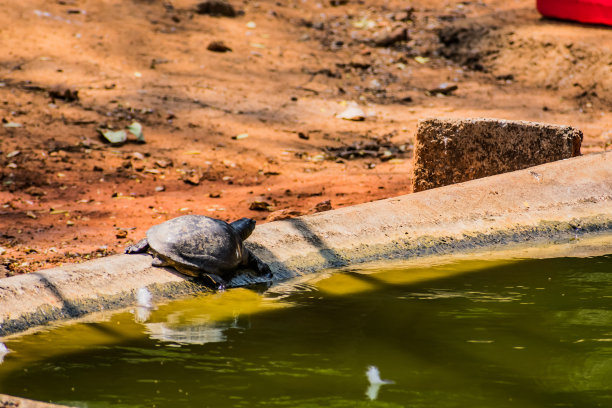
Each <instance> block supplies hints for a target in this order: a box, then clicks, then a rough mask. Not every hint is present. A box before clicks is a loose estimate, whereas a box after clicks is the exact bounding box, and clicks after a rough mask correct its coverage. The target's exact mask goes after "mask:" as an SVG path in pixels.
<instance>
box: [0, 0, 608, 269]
mask: <svg viewBox="0 0 612 408" xmlns="http://www.w3.org/2000/svg"><path fill="white" fill-rule="evenodd" d="M197 3H198V2H197V1H187V0H172V1H162V0H105V1H100V0H57V1H45V0H22V1H19V2H15V1H13V0H0V6H1V7H2V10H3V12H2V13H1V14H0V55H2V57H0V118H1V119H2V122H3V123H2V124H1V126H0V277H2V276H10V275H13V274H16V273H23V272H29V271H33V270H37V269H41V268H47V267H52V266H56V265H60V264H62V263H66V262H79V261H82V260H86V259H90V258H92V257H98V256H103V255H105V254H110V253H117V252H121V251H122V250H123V248H124V247H125V246H126V245H127V244H128V243H130V242H132V241H135V240H138V239H140V238H142V237H144V234H145V231H146V230H147V229H148V228H149V227H150V226H151V225H153V224H156V223H159V222H162V221H164V220H167V219H169V218H172V217H175V216H178V215H182V214H190V213H197V214H205V215H210V216H214V217H218V218H222V219H225V220H234V219H236V218H239V217H245V216H246V217H252V218H255V219H256V220H257V221H258V222H260V223H261V222H265V221H266V220H269V219H273V218H276V217H279V216H283V215H284V216H286V215H287V213H291V214H293V215H295V214H305V213H312V212H315V211H319V210H324V209H328V208H329V205H328V204H325V203H324V204H320V203H323V202H325V201H327V200H329V201H330V204H331V207H332V208H337V207H342V206H347V205H352V204H357V203H362V202H367V201H372V200H377V199H381V198H385V197H391V196H396V195H401V194H405V193H409V192H410V187H409V186H410V175H411V169H412V164H411V160H412V144H413V137H414V132H415V129H416V125H417V121H418V120H419V119H421V118H426V117H432V116H438V117H440V116H441V117H497V118H504V119H518V120H532V121H541V122H549V123H557V124H565V125H571V126H575V127H577V128H579V129H581V130H582V131H583V132H584V136H585V138H584V142H583V146H582V152H583V153H590V152H596V151H602V150H604V149H606V148H607V147H608V146H609V145H610V144H612V116H611V115H610V107H611V106H612V53H611V49H612V32H611V31H610V29H609V28H606V27H598V26H587V25H580V24H574V23H568V22H561V21H552V20H545V19H542V18H541V17H540V16H539V15H538V13H537V11H536V10H535V2H534V1H527V0H511V1H507V0H505V1H499V0H491V1H487V2H479V1H451V0H448V1H441V0H427V1H425V0H416V1H411V2H405V1H396V0H388V1H383V0H373V1H368V2H365V1H356V0H348V1H347V0H332V1H330V0H323V1H316V0H315V1H313V0H299V1H298V0H291V1H271V0H262V1H259V2H248V1H243V2H238V1H234V0H232V1H231V3H232V4H233V5H234V6H235V8H236V9H237V10H240V11H242V12H243V13H240V14H239V15H238V16H236V17H213V16H209V15H202V14H198V13H197V12H196V4H197ZM404 30H405V31H404ZM212 41H223V42H224V44H225V45H227V46H228V47H229V48H231V49H232V51H231V52H225V53H219V52H212V51H209V50H207V46H208V45H209V43H210V42H212ZM444 83H447V84H453V85H457V87H458V89H457V90H456V91H454V92H452V93H450V94H449V95H444V94H439V93H437V92H435V89H436V88H439V87H440V85H441V84H444ZM432 90H434V91H432ZM352 102H355V103H357V104H359V105H360V107H361V108H362V109H363V111H364V112H365V116H366V117H365V120H364V121H360V122H353V121H346V120H342V119H339V118H337V117H336V115H337V114H338V113H340V112H342V111H343V110H344V109H345V108H346V106H348V105H350V104H351V103H352ZM134 121H137V122H139V123H140V124H141V125H142V127H143V132H144V138H145V143H137V141H136V140H135V137H133V136H131V135H130V137H129V139H128V142H127V143H125V144H123V145H120V146H112V145H110V144H109V143H107V142H106V141H105V140H104V139H103V138H102V137H101V136H100V135H99V133H98V132H97V129H114V130H119V129H124V128H125V127H126V126H128V125H130V124H131V123H132V122H134ZM243 134H248V137H244V135H243ZM238 135H242V136H240V137H238V138H236V136H238ZM518 147H519V148H520V146H518ZM364 150H365V153H363V151H364ZM360 152H362V153H360ZM360 155H365V157H360ZM253 202H255V204H253ZM318 204H320V205H319V206H318V207H317V205H318ZM255 207H258V208H259V210H253V209H251V208H255ZM279 210H285V211H284V212H281V213H278V212H274V211H279ZM373 216H375V215H373Z"/></svg>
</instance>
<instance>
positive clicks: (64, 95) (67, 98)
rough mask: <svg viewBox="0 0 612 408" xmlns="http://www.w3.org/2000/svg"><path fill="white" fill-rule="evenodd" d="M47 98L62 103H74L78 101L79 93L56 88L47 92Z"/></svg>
mask: <svg viewBox="0 0 612 408" xmlns="http://www.w3.org/2000/svg"><path fill="white" fill-rule="evenodd" d="M49 97H50V98H51V99H53V100H56V99H60V100H62V101H64V102H75V101H78V100H79V91H77V90H75V89H70V88H61V87H57V88H53V89H50V90H49Z"/></svg>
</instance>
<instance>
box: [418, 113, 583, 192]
mask: <svg viewBox="0 0 612 408" xmlns="http://www.w3.org/2000/svg"><path fill="white" fill-rule="evenodd" d="M581 143H582V132H581V131H579V130H577V129H574V128H571V127H569V126H556V125H549V124H544V123H535V122H522V121H508V120H499V119H482V118H477V119H425V120H422V121H420V122H419V126H418V129H417V134H416V143H415V151H414V174H413V179H412V187H413V191H415V192H418V191H424V190H428V189H430V188H435V187H441V186H447V185H449V184H454V183H461V182H464V181H468V180H474V179H477V178H481V177H486V176H492V175H495V174H501V173H507V172H509V171H515V170H520V169H525V168H527V167H531V166H537V165H539V164H544V163H549V162H553V161H557V160H562V159H568V158H570V157H575V156H579V155H580V144H581Z"/></svg>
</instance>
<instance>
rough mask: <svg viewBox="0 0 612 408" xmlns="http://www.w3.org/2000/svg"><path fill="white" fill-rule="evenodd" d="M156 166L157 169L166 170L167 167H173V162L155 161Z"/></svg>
mask: <svg viewBox="0 0 612 408" xmlns="http://www.w3.org/2000/svg"><path fill="white" fill-rule="evenodd" d="M155 165H156V166H157V167H160V168H162V169H165V168H166V167H172V161H171V160H164V159H160V160H155Z"/></svg>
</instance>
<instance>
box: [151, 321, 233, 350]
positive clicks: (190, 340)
mask: <svg viewBox="0 0 612 408" xmlns="http://www.w3.org/2000/svg"><path fill="white" fill-rule="evenodd" d="M145 326H146V327H147V331H148V332H149V337H150V338H151V339H153V340H160V341H162V342H167V343H177V344H200V345H203V344H206V343H219V342H222V341H226V340H227V337H226V336H225V334H224V333H223V331H224V329H222V328H219V327H214V326H211V325H210V324H202V325H188V326H175V327H170V326H168V325H167V324H166V323H146V324H145Z"/></svg>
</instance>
